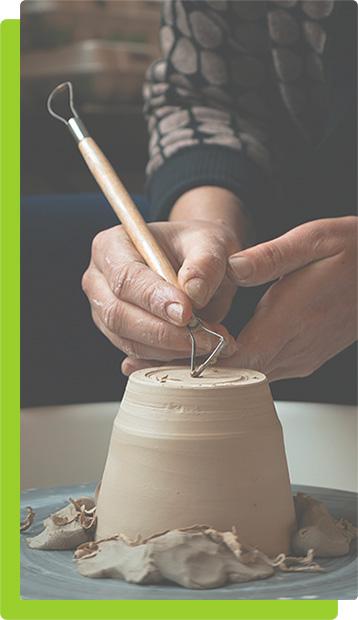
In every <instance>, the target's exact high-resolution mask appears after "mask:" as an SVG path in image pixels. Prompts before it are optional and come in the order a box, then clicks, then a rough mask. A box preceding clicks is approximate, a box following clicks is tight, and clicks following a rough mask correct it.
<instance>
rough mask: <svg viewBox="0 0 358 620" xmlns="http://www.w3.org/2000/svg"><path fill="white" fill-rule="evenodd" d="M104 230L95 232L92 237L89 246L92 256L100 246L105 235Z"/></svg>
mask: <svg viewBox="0 0 358 620" xmlns="http://www.w3.org/2000/svg"><path fill="white" fill-rule="evenodd" d="M106 232H107V231H106V230H101V232H99V233H97V234H96V236H95V237H94V238H93V240H92V247H91V252H92V256H94V255H95V254H96V253H97V252H98V250H99V249H100V248H101V247H102V245H103V238H104V236H105V235H106Z"/></svg>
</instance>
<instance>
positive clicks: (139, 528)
mask: <svg viewBox="0 0 358 620" xmlns="http://www.w3.org/2000/svg"><path fill="white" fill-rule="evenodd" d="M97 519H98V526H97V534H96V537H97V539H100V538H105V537H108V536H112V535H114V534H117V533H123V534H125V535H126V536H128V537H129V538H131V539H135V538H136V537H137V536H141V537H144V538H145V537H147V536H150V535H152V534H154V533H156V532H160V531H163V530H169V529H175V528H183V527H186V526H190V525H194V524H207V525H209V526H212V527H214V528H216V529H218V530H222V531H225V530H230V529H231V528H232V527H233V526H235V527H236V528H237V531H238V536H239V539H240V540H241V541H242V542H243V543H246V544H249V545H253V546H256V547H258V548H259V549H260V550H262V551H264V552H265V553H266V554H268V555H270V556H274V555H276V554H278V553H281V552H284V553H287V552H288V551H289V544H290V537H291V535H292V533H293V531H294V529H295V516H294V507H293V501H292V496H291V489H290V481H289V476H288V470H287V464H286V458H285V451H284V445H283V437H282V429H281V425H280V422H279V420H278V418H277V415H276V412H275V409H274V405H273V402H272V397H271V393H270V389H269V386H268V383H267V380H266V378H265V376H264V375H263V374H261V373H259V372H255V371H250V370H238V369H228V368H210V369H208V370H206V371H205V372H204V374H203V376H202V377H200V378H197V379H193V378H191V377H190V374H189V370H188V369H187V368H182V367H173V368H172V367H168V368H152V369H149V370H140V371H137V372H135V373H134V374H132V375H131V376H130V379H129V381H128V385H127V390H126V393H125V395H124V398H123V401H122V404H121V406H120V409H119V413H118V415H117V417H116V420H115V422H114V427H113V433H112V438H111V443H110V448H109V453H108V457H107V462H106V466H105V470H104V475H103V479H102V484H101V488H100V491H99V496H98V502H97Z"/></svg>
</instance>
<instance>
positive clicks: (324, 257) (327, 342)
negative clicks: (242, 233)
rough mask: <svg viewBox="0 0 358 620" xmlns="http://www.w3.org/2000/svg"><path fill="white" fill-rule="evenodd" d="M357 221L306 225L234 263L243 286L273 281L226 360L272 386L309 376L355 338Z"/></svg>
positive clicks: (253, 249)
mask: <svg viewBox="0 0 358 620" xmlns="http://www.w3.org/2000/svg"><path fill="white" fill-rule="evenodd" d="M357 219H358V218H356V217H353V216H349V217H341V218H332V219H325V220H316V221H314V222H308V223H306V224H303V225H301V226H298V227H297V228H294V229H293V230H291V231H289V232H288V233H286V234H285V235H283V236H282V237H279V238H278V239H274V240H273V241H268V242H266V243H262V244H260V245H257V246H255V247H251V248H249V249H247V250H244V251H242V252H239V253H237V254H234V255H232V256H231V257H230V260H229V262H230V267H231V270H232V274H233V279H234V280H235V282H236V283H237V284H239V286H256V285H259V284H263V283H266V282H271V281H272V280H276V282H274V284H272V286H271V287H270V288H269V289H268V290H267V291H266V293H265V294H264V295H263V297H262V299H261V300H260V302H259V304H258V305H257V308H256V311H255V314H254V316H253V317H252V319H251V320H250V321H249V322H248V324H247V325H246V326H245V328H244V329H243V330H242V331H241V333H240V335H239V338H238V352H237V353H236V354H235V355H234V356H233V357H231V358H229V359H228V360H225V361H223V362H222V365H225V366H240V367H241V368H252V369H255V370H261V371H262V372H263V373H264V374H265V375H266V376H267V377H268V379H269V380H270V381H276V380H278V379H287V378H290V377H291V378H292V377H305V376H308V375H310V374H311V373H312V372H314V371H315V370H316V369H317V368H319V367H320V366H321V365H322V364H324V363H325V362H326V361H327V360H329V359H330V358H331V357H333V356H334V355H336V354H337V353H338V352H339V351H342V350H343V349H345V348H346V347H348V346H349V345H350V344H352V343H353V342H354V341H355V339H356V337H357V324H356V321H357V289H356V286H357Z"/></svg>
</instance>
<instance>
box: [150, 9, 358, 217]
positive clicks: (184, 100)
mask: <svg viewBox="0 0 358 620" xmlns="http://www.w3.org/2000/svg"><path fill="white" fill-rule="evenodd" d="M346 9H347V10H348V12H347V10H346ZM339 15H341V18H342V17H343V22H342V21H341V19H340V18H339ZM347 18H348V22H350V21H351V20H353V21H354V20H355V18H356V4H355V2H354V1H353V0H345V1H343V0H341V1H339V0H336V2H334V0H267V1H261V0H248V1H243V0H236V1H232V2H230V1H225V0H219V1H217V0H212V1H211V0H200V1H195V0H189V1H180V0H176V1H171V0H167V1H165V2H164V3H163V6H162V21H161V30H160V40H161V49H162V54H163V55H162V58H161V59H159V60H158V61H156V62H155V63H153V64H152V65H151V67H150V68H149V69H148V72H147V77H146V81H145V84H144V89H143V91H144V111H145V115H146V118H147V121H148V128H149V134H150V142H149V155H150V158H149V163H148V167H147V175H148V190H149V195H150V202H151V204H152V208H153V217H155V218H157V219H158V218H159V219H164V218H165V217H166V216H167V215H168V213H169V211H170V209H171V207H172V205H173V203H174V202H175V200H176V199H177V198H178V197H179V196H180V195H181V194H182V193H184V192H185V191H187V190H189V189H191V188H193V187H196V186H200V185H217V186H221V187H225V188H227V189H229V190H231V191H233V192H234V193H235V194H236V195H238V196H239V198H240V199H241V200H242V201H243V202H244V204H246V205H248V206H249V207H250V205H255V202H257V201H258V200H259V195H260V193H259V190H260V192H261V195H262V191H264V192H265V191H267V188H268V187H271V186H274V185H275V184H277V182H279V179H280V177H282V175H285V170H286V168H287V162H288V161H289V162H290V166H294V165H295V162H296V165H297V166H299V165H300V161H302V157H304V156H305V155H304V154H305V153H307V152H309V150H310V149H313V148H315V147H316V146H317V145H318V144H319V143H320V142H321V141H322V140H323V138H324V137H325V135H326V133H327V131H329V128H330V123H331V121H332V117H333V118H334V115H335V113H336V109H335V105H336V103H337V102H338V103H337V106H338V107H339V105H340V104H339V99H340V97H344V96H348V95H347V93H346V90H345V86H346V85H347V82H352V85H353V83H354V79H355V77H354V76H352V75H351V74H349V72H348V74H345V73H344V71H343V74H342V70H341V67H342V62H343V63H344V62H345V59H346V58H348V57H349V55H351V56H352V54H354V51H353V50H352V41H351V40H350V41H349V42H348V43H347V45H345V44H344V36H345V34H344V32H343V30H342V27H343V26H342V24H347V23H348V22H347ZM342 35H343V36H342ZM347 36H348V33H347ZM337 37H338V39H339V41H340V43H339V50H340V51H339V54H338V59H337V40H338V39H337ZM348 38H349V37H348ZM342 39H343V44H342ZM329 44H331V46H330V45H329ZM342 45H343V46H342ZM341 61H342V62H341ZM350 96H352V92H351V95H350ZM353 97H354V95H353ZM332 107H333V109H332ZM332 115H333V116H332Z"/></svg>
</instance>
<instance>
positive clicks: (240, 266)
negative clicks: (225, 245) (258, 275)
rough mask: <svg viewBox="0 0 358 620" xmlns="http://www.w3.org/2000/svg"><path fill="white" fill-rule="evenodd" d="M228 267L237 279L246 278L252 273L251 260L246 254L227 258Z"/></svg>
mask: <svg viewBox="0 0 358 620" xmlns="http://www.w3.org/2000/svg"><path fill="white" fill-rule="evenodd" d="M229 263H230V267H231V269H232V270H233V272H234V274H235V276H236V278H237V279H238V280H247V279H248V278H249V277H250V275H251V273H252V265H251V261H250V260H249V259H248V258H246V256H236V257H235V258H230V259H229Z"/></svg>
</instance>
